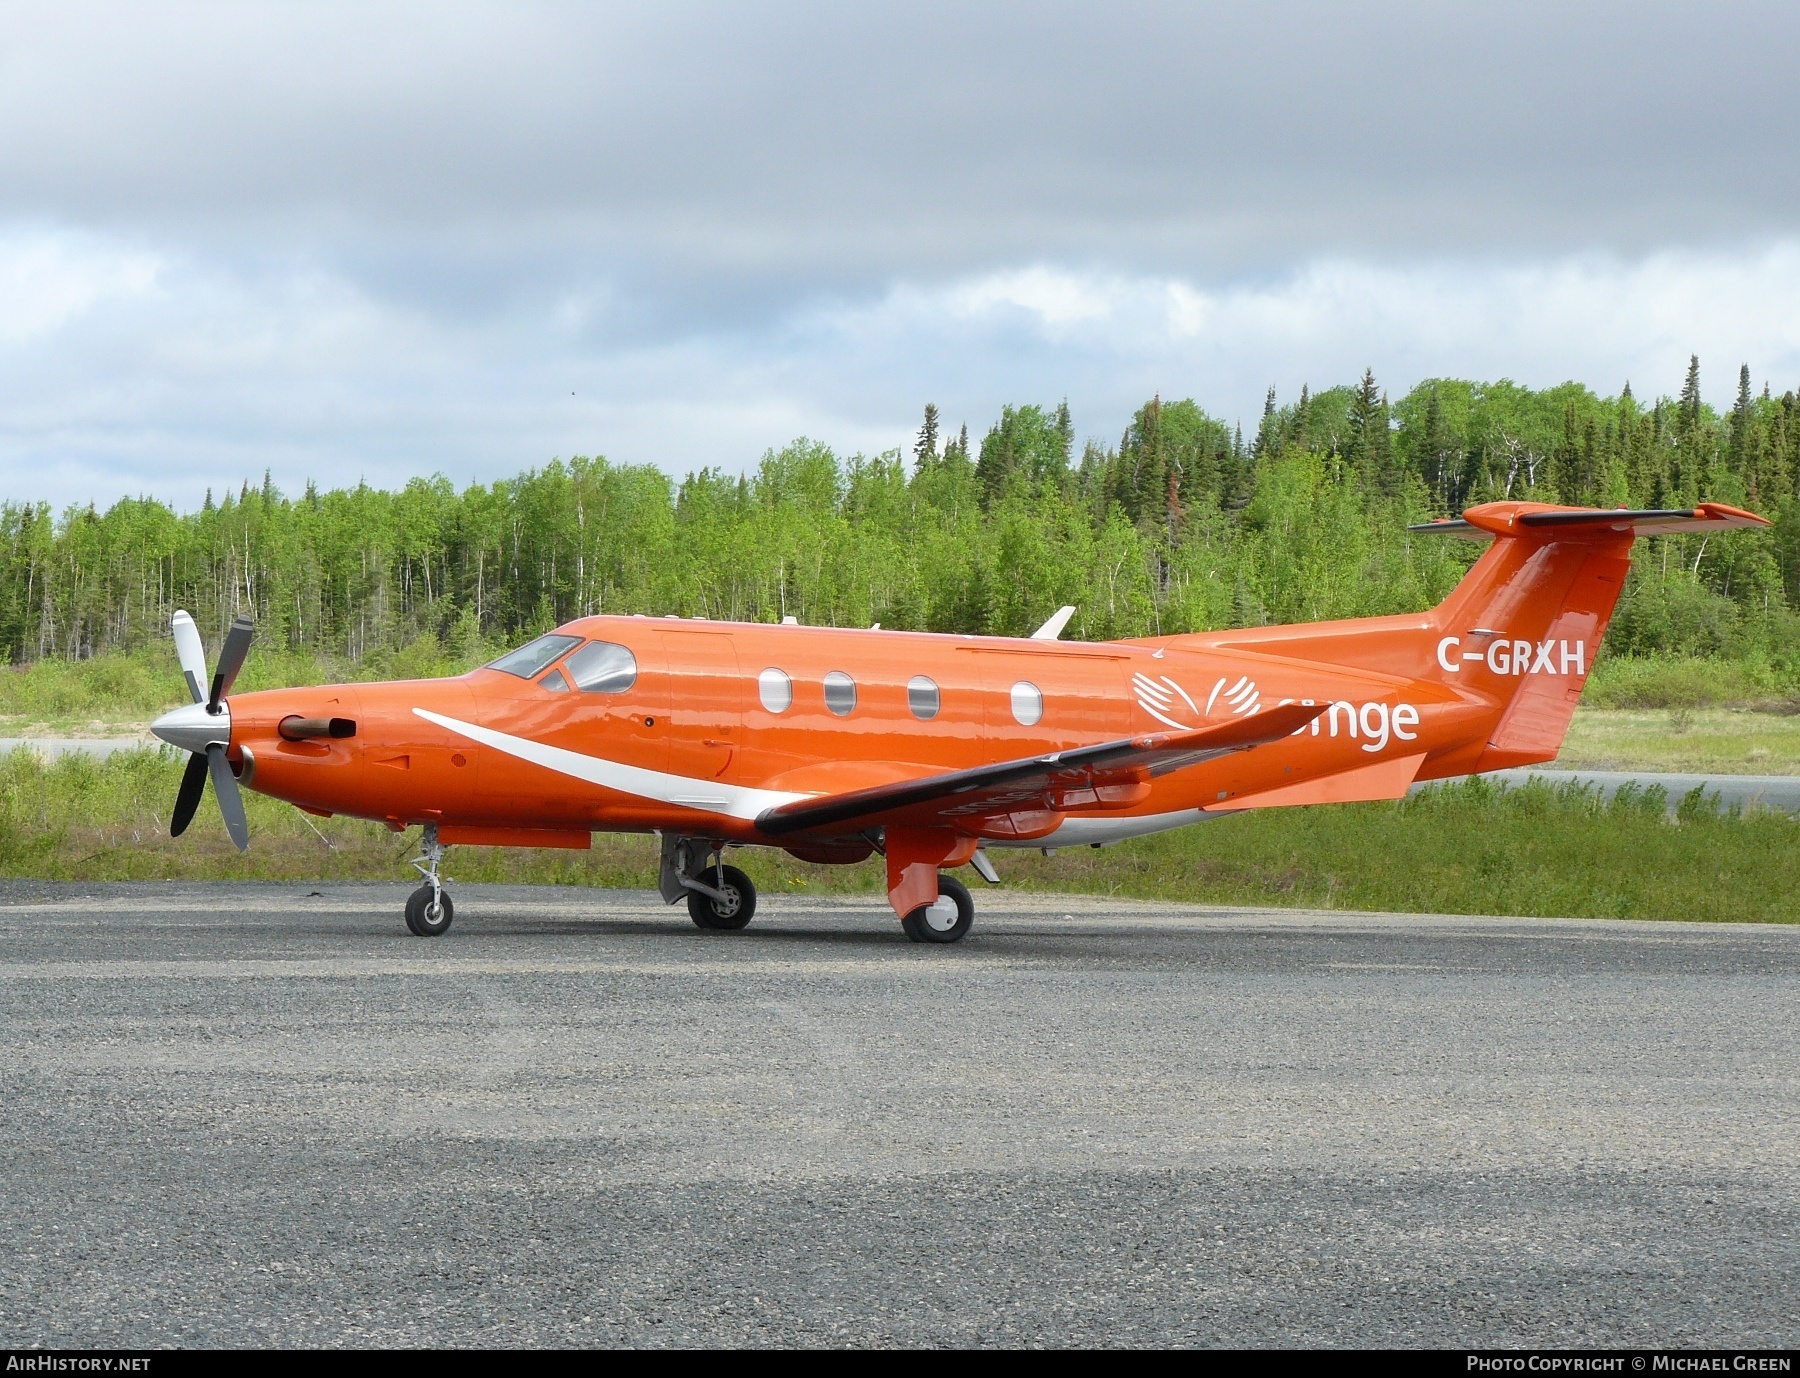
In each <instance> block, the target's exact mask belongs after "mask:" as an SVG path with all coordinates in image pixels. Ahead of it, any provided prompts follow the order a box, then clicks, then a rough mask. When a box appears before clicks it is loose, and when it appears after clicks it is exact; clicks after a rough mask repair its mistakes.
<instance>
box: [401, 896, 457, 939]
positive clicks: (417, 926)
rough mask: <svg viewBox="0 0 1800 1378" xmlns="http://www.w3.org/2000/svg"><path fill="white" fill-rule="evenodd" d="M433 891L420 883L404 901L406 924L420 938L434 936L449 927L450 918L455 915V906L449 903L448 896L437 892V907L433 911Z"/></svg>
mask: <svg viewBox="0 0 1800 1378" xmlns="http://www.w3.org/2000/svg"><path fill="white" fill-rule="evenodd" d="M432 898H433V891H432V888H431V887H430V886H429V885H421V886H420V887H419V888H418V889H417V890H414V891H413V892H412V895H411V896H410V897H409V898H408V899H407V901H406V926H407V927H408V928H410V929H411V930H412V931H413V932H414V933H417V934H418V935H419V936H420V937H421V938H435V937H437V936H438V934H440V933H442V932H443V931H444V930H445V929H447V928H449V927H450V920H451V919H452V918H454V917H455V916H456V906H455V905H453V904H451V903H450V896H449V895H447V894H442V893H439V894H438V895H437V901H438V903H437V908H436V911H435V912H433V907H432V903H431V901H432Z"/></svg>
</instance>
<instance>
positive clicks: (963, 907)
mask: <svg viewBox="0 0 1800 1378" xmlns="http://www.w3.org/2000/svg"><path fill="white" fill-rule="evenodd" d="M938 899H939V900H940V901H942V900H950V901H952V902H953V903H954V904H955V905H956V919H955V922H953V923H946V922H945V916H942V915H939V916H937V917H933V915H932V913H931V910H932V908H933V906H931V905H929V904H922V905H920V906H919V907H918V908H917V909H915V910H913V911H912V913H910V914H908V915H907V916H906V917H905V918H904V919H902V920H900V927H901V928H903V929H904V930H905V931H906V936H907V937H909V938H911V939H912V940H913V941H914V942H915V943H956V942H961V941H962V939H963V936H964V935H965V934H967V933H968V931H969V925H970V924H972V923H974V922H975V901H974V899H973V898H972V897H971V896H970V894H969V887H968V886H966V885H964V884H963V883H962V882H961V881H960V880H958V879H957V878H956V877H955V876H944V875H940V876H939V877H938Z"/></svg>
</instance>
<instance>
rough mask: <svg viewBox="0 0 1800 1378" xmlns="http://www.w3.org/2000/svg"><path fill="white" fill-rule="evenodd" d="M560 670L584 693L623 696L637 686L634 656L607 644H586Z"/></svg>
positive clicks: (591, 642)
mask: <svg viewBox="0 0 1800 1378" xmlns="http://www.w3.org/2000/svg"><path fill="white" fill-rule="evenodd" d="M562 668H563V669H564V670H566V671H567V672H568V675H569V678H570V679H572V680H574V681H575V687H576V688H577V689H580V690H581V691H582V692H583V693H588V694H623V693H624V692H625V691H626V690H627V689H629V688H631V686H632V685H634V684H636V683H637V657H636V656H634V655H633V654H632V653H631V652H630V651H629V650H627V649H626V648H625V647H623V646H615V645H614V644H613V643H612V642H610V641H590V642H588V644H587V645H585V646H583V647H582V648H581V649H580V650H579V651H577V652H575V654H574V655H572V656H570V657H569V658H568V659H567V660H565V661H564V662H563V665H562Z"/></svg>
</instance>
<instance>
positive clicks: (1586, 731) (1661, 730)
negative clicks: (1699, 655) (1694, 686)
mask: <svg viewBox="0 0 1800 1378" xmlns="http://www.w3.org/2000/svg"><path fill="white" fill-rule="evenodd" d="M1554 768H1555V769H1557V770H1646V771H1652V770H1655V771H1686V772H1690V773H1694V774H1702V775H1707V774H1710V775H1800V715H1795V714H1792V713H1768V712H1757V711H1755V710H1752V709H1746V708H1671V709H1659V710H1644V709H1637V710H1633V709H1592V708H1585V707H1584V708H1580V709H1578V710H1576V713H1575V721H1574V722H1572V723H1571V724H1570V725H1569V735H1568V737H1567V738H1566V739H1565V740H1564V742H1563V746H1562V750H1561V751H1560V752H1558V753H1557V757H1556V765H1555V767H1554Z"/></svg>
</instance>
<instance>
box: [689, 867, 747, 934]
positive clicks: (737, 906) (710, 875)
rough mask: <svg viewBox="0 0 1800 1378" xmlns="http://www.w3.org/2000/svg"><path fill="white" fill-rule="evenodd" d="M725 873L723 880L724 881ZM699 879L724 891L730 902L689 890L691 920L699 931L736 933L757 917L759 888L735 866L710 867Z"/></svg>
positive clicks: (701, 873)
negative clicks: (705, 929)
mask: <svg viewBox="0 0 1800 1378" xmlns="http://www.w3.org/2000/svg"><path fill="white" fill-rule="evenodd" d="M721 871H722V872H723V873H724V875H723V879H721V877H720V873H721ZM697 879H699V880H701V881H704V882H705V883H706V884H708V885H711V886H713V887H715V888H716V889H719V890H723V891H724V892H725V893H726V895H728V896H730V897H731V898H730V900H729V901H728V902H727V903H725V904H720V903H719V901H718V900H716V899H714V898H713V897H712V896H711V895H703V894H701V893H700V892H699V891H698V890H689V891H688V897H687V906H688V917H689V918H691V919H692V920H693V921H694V923H695V925H696V926H697V927H699V928H707V929H726V930H736V929H739V928H743V927H745V926H746V925H747V924H748V923H749V922H750V920H751V919H752V918H754V917H755V916H756V887H755V886H754V885H752V884H751V883H750V877H749V876H747V875H745V874H744V873H743V872H742V871H740V870H738V868H737V867H735V866H724V867H720V866H708V867H707V868H706V869H705V870H703V871H701V872H700V874H699V876H698V877H697Z"/></svg>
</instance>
